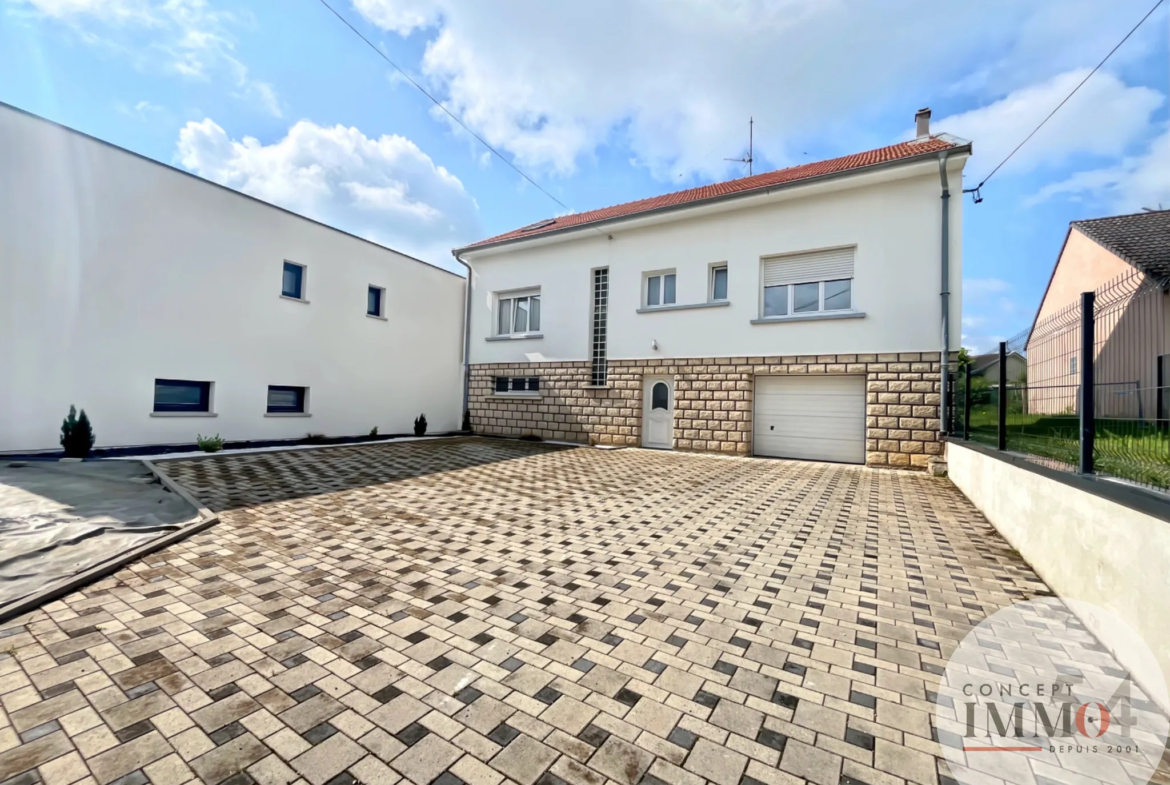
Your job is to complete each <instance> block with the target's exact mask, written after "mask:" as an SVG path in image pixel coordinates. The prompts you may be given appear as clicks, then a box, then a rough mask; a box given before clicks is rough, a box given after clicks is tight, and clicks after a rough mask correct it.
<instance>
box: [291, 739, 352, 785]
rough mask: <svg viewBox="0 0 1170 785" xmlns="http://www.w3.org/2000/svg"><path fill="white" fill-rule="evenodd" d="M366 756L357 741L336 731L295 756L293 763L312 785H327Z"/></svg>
mask: <svg viewBox="0 0 1170 785" xmlns="http://www.w3.org/2000/svg"><path fill="white" fill-rule="evenodd" d="M365 756H366V751H365V749H363V748H362V746H361V745H359V744H358V743H357V742H356V741H354V740H353V739H351V738H349V737H348V736H346V735H345V734H344V733H336V734H334V735H332V736H330V737H329V738H328V739H326V740H325V741H323V742H321V743H320V744H318V745H317V746H315V747H313V748H312V749H310V750H307V751H305V752H303V753H301V754H300V755H299V756H297V757H296V758H293V760H292V761H291V765H292V767H293V768H294V769H296V770H297V772H298V773H299V774H300V775H301V776H302V777H304V778H305V779H306V780H308V781H309V782H310V783H312V785H325V783H326V782H329V781H330V780H332V779H333V778H334V777H336V776H337V775H338V774H340V773H341V772H343V771H345V770H346V769H348V768H349V767H350V766H352V765H353V764H355V763H357V762H358V761H359V760H361V759H362V758H364V757H365Z"/></svg>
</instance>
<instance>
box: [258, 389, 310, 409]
mask: <svg viewBox="0 0 1170 785" xmlns="http://www.w3.org/2000/svg"><path fill="white" fill-rule="evenodd" d="M306 398H308V388H307V387H286V386H283V385H278V384H270V385H268V413H269V414H304V413H305V400H306Z"/></svg>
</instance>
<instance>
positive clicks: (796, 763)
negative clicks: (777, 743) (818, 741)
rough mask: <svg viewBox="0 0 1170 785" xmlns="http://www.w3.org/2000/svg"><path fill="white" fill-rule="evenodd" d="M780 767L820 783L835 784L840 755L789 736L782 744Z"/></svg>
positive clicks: (824, 784)
mask: <svg viewBox="0 0 1170 785" xmlns="http://www.w3.org/2000/svg"><path fill="white" fill-rule="evenodd" d="M780 768H781V769H783V770H784V771H787V772H789V773H791V774H795V775H796V776H798V777H804V778H805V779H807V780H809V781H811V782H816V783H819V784H820V785H836V783H837V781H838V779H840V776H841V757H840V756H839V755H834V754H833V753H831V752H826V751H825V750H822V749H819V748H817V747H813V746H812V745H809V744H805V743H804V742H801V741H797V740H796V739H791V738H790V739H789V740H788V742H787V743H786V744H785V745H784V755H783V757H781V758H780Z"/></svg>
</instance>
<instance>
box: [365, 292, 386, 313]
mask: <svg viewBox="0 0 1170 785" xmlns="http://www.w3.org/2000/svg"><path fill="white" fill-rule="evenodd" d="M385 295H386V290H385V289H383V288H382V287H381V286H371V287H370V288H369V291H368V292H367V293H366V315H367V316H385V315H386V314H384V313H382V307H383V305H384V300H385V299H386V297H385Z"/></svg>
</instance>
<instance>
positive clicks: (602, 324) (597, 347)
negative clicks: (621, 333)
mask: <svg viewBox="0 0 1170 785" xmlns="http://www.w3.org/2000/svg"><path fill="white" fill-rule="evenodd" d="M608 314H609V268H608V267H602V268H600V269H597V270H594V271H593V335H592V344H593V345H592V358H591V359H592V375H591V380H592V383H593V385H594V386H595V387H602V386H604V385H605V383H606V378H607V371H608V367H607V360H606V329H607V317H608Z"/></svg>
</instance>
